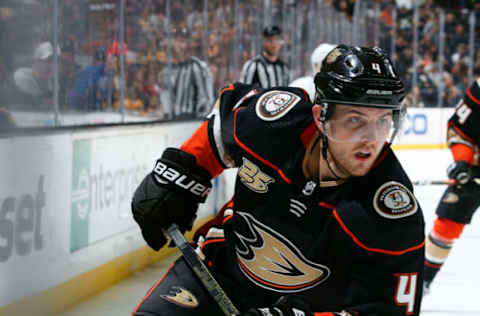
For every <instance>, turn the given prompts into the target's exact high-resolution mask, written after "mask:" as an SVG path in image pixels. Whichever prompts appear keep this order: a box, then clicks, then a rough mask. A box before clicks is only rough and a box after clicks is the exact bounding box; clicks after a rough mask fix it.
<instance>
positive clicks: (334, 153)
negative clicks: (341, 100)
mask: <svg viewBox="0 0 480 316" xmlns="http://www.w3.org/2000/svg"><path fill="white" fill-rule="evenodd" d="M321 128H322V131H323V132H324V134H326V135H327V137H328V144H329V145H328V146H329V147H328V148H329V153H330V156H331V157H330V159H331V162H332V163H333V164H334V166H335V167H336V169H337V171H338V175H341V176H343V177H348V176H363V175H365V174H367V173H368V171H369V170H370V168H371V167H372V165H373V163H374V162H375V160H376V159H377V157H378V154H379V153H380V151H381V150H382V147H383V145H384V144H385V142H386V140H387V139H388V137H389V136H390V134H391V133H392V129H393V123H392V111H391V110H388V109H378V108H366V107H358V106H349V105H336V107H335V111H334V113H333V115H332V117H331V118H330V119H329V120H328V121H327V123H326V124H325V125H324V126H322V127H321Z"/></svg>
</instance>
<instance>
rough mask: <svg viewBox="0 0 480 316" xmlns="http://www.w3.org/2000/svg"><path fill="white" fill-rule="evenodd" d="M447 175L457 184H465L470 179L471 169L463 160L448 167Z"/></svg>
mask: <svg viewBox="0 0 480 316" xmlns="http://www.w3.org/2000/svg"><path fill="white" fill-rule="evenodd" d="M447 175H448V177H449V178H450V179H454V180H457V183H458V184H466V183H468V182H469V181H470V180H471V179H472V168H471V166H470V165H469V164H468V163H467V162H465V161H463V160H459V161H455V162H453V163H451V164H450V165H449V166H448V168H447Z"/></svg>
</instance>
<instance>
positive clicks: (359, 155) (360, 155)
mask: <svg viewBox="0 0 480 316" xmlns="http://www.w3.org/2000/svg"><path fill="white" fill-rule="evenodd" d="M371 156H372V153H371V152H370V151H357V152H356V153H355V158H357V159H360V160H368V159H369V158H370V157H371Z"/></svg>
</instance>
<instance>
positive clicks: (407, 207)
mask: <svg viewBox="0 0 480 316" xmlns="http://www.w3.org/2000/svg"><path fill="white" fill-rule="evenodd" d="M373 207H374V208H375V210H376V211H377V213H378V214H380V215H381V216H383V217H386V218H391V219H395V218H402V217H406V216H410V215H412V214H415V213H416V212H417V210H418V205H417V200H415V197H414V196H413V194H412V193H411V192H410V190H408V189H407V188H406V187H405V186H404V185H403V184H401V183H399V182H395V181H390V182H386V183H384V184H382V185H381V186H380V188H379V189H378V190H377V192H375V196H374V198H373Z"/></svg>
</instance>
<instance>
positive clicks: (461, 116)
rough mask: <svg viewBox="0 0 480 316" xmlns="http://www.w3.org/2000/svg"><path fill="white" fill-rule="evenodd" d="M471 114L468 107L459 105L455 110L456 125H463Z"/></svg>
mask: <svg viewBox="0 0 480 316" xmlns="http://www.w3.org/2000/svg"><path fill="white" fill-rule="evenodd" d="M470 113H472V109H471V108H469V107H468V105H466V104H465V103H463V102H462V103H461V104H459V106H458V107H457V109H456V114H457V116H458V123H460V124H463V123H465V121H466V120H467V118H468V116H469V115H470Z"/></svg>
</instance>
